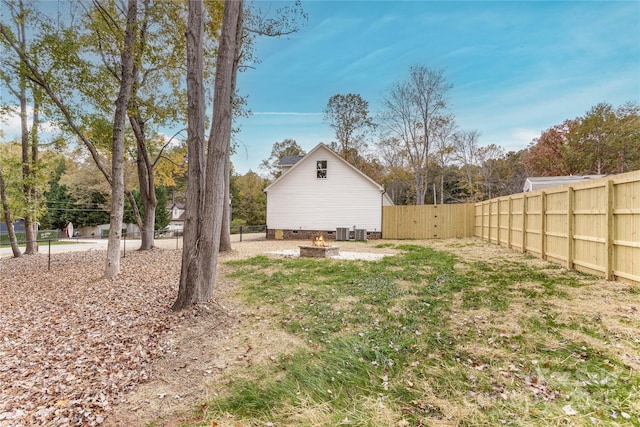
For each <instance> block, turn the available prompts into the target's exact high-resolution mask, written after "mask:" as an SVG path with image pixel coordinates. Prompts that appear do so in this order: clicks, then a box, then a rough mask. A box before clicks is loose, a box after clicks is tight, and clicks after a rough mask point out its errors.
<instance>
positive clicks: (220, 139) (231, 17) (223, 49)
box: [200, 0, 242, 301]
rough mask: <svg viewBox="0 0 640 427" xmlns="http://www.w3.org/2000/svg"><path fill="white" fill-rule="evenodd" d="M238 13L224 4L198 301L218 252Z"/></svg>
mask: <svg viewBox="0 0 640 427" xmlns="http://www.w3.org/2000/svg"><path fill="white" fill-rule="evenodd" d="M241 12H242V0H239V1H238V0H225V3H224V15H223V19H222V33H221V37H220V46H219V48H218V58H217V60H216V77H215V85H214V95H213V111H214V114H213V123H212V126H211V133H210V134H209V142H208V149H207V173H206V176H207V180H206V185H207V191H206V193H205V206H207V208H208V209H206V210H205V215H204V221H203V222H202V237H201V243H202V244H203V251H202V256H203V264H202V267H203V268H202V273H203V283H202V285H203V286H202V288H201V294H200V297H201V298H202V301H206V300H208V299H209V298H211V295H212V294H213V290H214V288H215V278H216V268H217V266H218V249H219V245H220V233H221V230H222V214H223V211H224V204H225V200H224V193H225V181H227V180H228V178H225V169H226V167H225V166H226V160H227V158H228V157H229V141H230V140H231V121H232V114H233V112H232V105H233V95H234V94H233V92H232V88H233V64H234V61H235V52H236V43H237V42H238V40H237V39H236V36H237V34H238V31H237V30H238V25H239V24H240V14H241Z"/></svg>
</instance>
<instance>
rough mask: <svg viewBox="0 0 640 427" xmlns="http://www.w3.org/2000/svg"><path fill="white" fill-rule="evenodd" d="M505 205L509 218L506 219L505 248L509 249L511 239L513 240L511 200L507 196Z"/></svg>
mask: <svg viewBox="0 0 640 427" xmlns="http://www.w3.org/2000/svg"><path fill="white" fill-rule="evenodd" d="M508 200H509V201H508V203H507V209H508V210H509V217H508V218H507V228H508V229H507V247H508V248H509V249H511V239H512V238H513V231H512V229H513V213H512V211H513V198H512V197H511V196H509V199H508Z"/></svg>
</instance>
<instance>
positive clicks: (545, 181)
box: [523, 175, 605, 193]
mask: <svg viewBox="0 0 640 427" xmlns="http://www.w3.org/2000/svg"><path fill="white" fill-rule="evenodd" d="M604 176H605V175H569V176H536V177H533V176H532V177H529V178H527V179H526V181H525V182H524V189H523V191H524V192H525V193H526V192H528V191H536V190H541V189H543V188H548V187H556V186H558V185H567V184H573V183H575V182H581V181H586V180H588V179H596V178H602V177H604Z"/></svg>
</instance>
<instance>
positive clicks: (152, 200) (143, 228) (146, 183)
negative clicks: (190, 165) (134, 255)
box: [129, 115, 158, 250]
mask: <svg viewBox="0 0 640 427" xmlns="http://www.w3.org/2000/svg"><path fill="white" fill-rule="evenodd" d="M129 122H130V123H131V128H132V129H133V134H134V135H135V138H136V142H137V159H136V164H137V167H138V183H139V184H140V200H141V202H142V206H143V207H144V219H142V218H140V214H139V212H138V213H137V215H136V222H138V227H140V233H141V234H142V236H141V240H142V243H141V245H140V250H148V249H151V248H153V247H154V230H155V224H156V208H157V206H158V200H157V198H156V191H155V175H154V172H153V168H154V165H153V164H152V162H151V156H150V155H149V150H148V149H147V143H146V136H145V131H144V121H143V120H142V119H141V118H140V117H136V116H133V115H130V116H129Z"/></svg>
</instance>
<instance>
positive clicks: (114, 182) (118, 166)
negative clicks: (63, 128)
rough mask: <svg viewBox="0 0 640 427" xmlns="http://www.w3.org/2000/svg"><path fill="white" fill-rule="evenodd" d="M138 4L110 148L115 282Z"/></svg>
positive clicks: (130, 16)
mask: <svg viewBox="0 0 640 427" xmlns="http://www.w3.org/2000/svg"><path fill="white" fill-rule="evenodd" d="M137 13H138V2H137V0H129V2H128V8H127V28H126V31H125V37H124V48H123V50H122V78H121V80H120V93H119V94H118V99H117V100H116V111H115V114H114V117H113V139H112V143H111V144H112V148H111V156H112V157H111V217H110V221H109V227H110V230H109V243H108V246H107V264H106V267H105V271H104V276H105V277H106V278H107V279H111V278H114V277H115V276H117V275H118V273H119V272H120V239H121V233H122V231H121V230H122V216H123V215H124V133H125V126H126V123H127V107H128V105H129V99H130V97H131V89H132V86H133V47H134V45H135V39H136V19H137V16H136V15H137Z"/></svg>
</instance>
